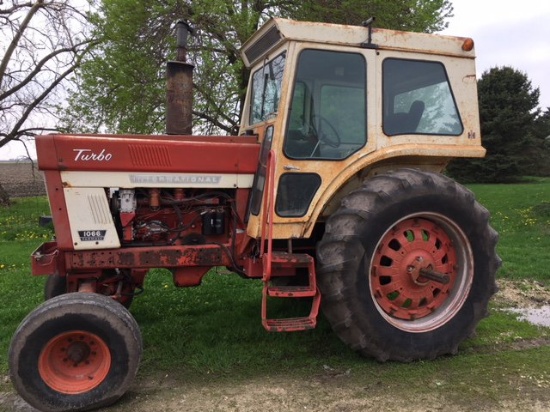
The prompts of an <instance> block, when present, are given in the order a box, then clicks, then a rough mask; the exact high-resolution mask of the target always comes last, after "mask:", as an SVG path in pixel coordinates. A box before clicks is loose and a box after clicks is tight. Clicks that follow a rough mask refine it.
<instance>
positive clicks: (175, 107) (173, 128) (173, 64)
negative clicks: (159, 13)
mask: <svg viewBox="0 0 550 412" xmlns="http://www.w3.org/2000/svg"><path fill="white" fill-rule="evenodd" d="M190 34H193V29H192V28H191V26H189V24H187V23H186V22H184V21H181V20H180V21H178V22H177V23H176V36H177V56H176V60H175V61H174V60H173V61H169V62H167V64H166V133H167V134H184V135H190V134H193V69H194V67H195V66H193V65H192V64H189V63H187V61H186V60H187V38H188V37H189V35H190Z"/></svg>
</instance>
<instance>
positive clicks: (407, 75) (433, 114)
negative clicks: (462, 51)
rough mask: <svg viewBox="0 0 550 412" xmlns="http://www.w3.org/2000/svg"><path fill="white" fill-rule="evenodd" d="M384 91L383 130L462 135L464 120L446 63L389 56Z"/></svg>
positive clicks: (392, 132) (402, 132) (399, 132)
mask: <svg viewBox="0 0 550 412" xmlns="http://www.w3.org/2000/svg"><path fill="white" fill-rule="evenodd" d="M383 93H384V100H383V105H384V109H383V110H384V115H383V119H384V120H383V129H384V133H386V134H387V135H389V136H395V135H400V134H435V135H449V136H457V135H460V134H462V131H463V126H462V121H461V119H460V115H459V113H458V109H457V106H456V103H455V100H454V97H453V93H452V90H451V86H450V84H449V80H448V78H447V73H446V71H445V67H444V66H443V64H441V63H439V62H431V61H430V62H429V61H417V60H403V59H393V58H389V59H386V60H384V63H383Z"/></svg>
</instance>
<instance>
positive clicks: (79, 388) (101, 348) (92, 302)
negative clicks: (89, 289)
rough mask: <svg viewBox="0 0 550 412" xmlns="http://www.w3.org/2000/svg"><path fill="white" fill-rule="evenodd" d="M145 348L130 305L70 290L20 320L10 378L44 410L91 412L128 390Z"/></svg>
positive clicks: (54, 411)
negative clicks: (129, 308)
mask: <svg viewBox="0 0 550 412" xmlns="http://www.w3.org/2000/svg"><path fill="white" fill-rule="evenodd" d="M141 352H142V341H141V333H140V331H139V327H138V325H137V323H136V321H135V320H134V318H133V317H132V315H131V314H130V313H129V312H128V310H127V309H126V308H124V307H123V306H122V305H120V304H119V303H117V302H115V301H114V300H112V299H111V298H109V297H106V296H101V295H97V294H93V293H92V294H91V293H68V294H64V295H60V296H57V297H54V298H52V299H50V300H48V301H46V302H44V303H43V304H42V305H40V306H39V307H38V308H36V309H35V310H34V311H33V312H31V313H30V314H29V315H28V316H27V317H26V318H25V319H24V320H23V322H21V324H20V325H19V327H18V328H17V330H16V332H15V334H14V336H13V338H12V341H11V345H10V349H9V367H10V376H11V380H12V382H13V385H14V386H15V389H16V390H17V392H18V393H19V394H20V395H21V397H22V398H23V399H24V400H26V401H27V402H28V403H29V404H30V405H32V406H34V407H35V408H37V409H39V410H41V411H46V412H61V411H82V410H88V409H92V408H97V407H100V406H104V405H108V404H110V403H112V402H114V401H116V400H117V399H118V398H119V397H120V396H122V395H123V394H124V393H125V392H126V390H127V389H128V388H129V386H130V384H131V383H132V381H133V379H134V377H135V375H136V372H137V369H138V366H139V361H140V358H141Z"/></svg>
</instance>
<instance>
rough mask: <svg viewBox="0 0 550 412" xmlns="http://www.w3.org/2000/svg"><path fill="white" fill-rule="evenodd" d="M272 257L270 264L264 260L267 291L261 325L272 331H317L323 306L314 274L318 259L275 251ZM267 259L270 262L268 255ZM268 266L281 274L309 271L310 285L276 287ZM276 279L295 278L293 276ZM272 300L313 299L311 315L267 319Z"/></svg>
mask: <svg viewBox="0 0 550 412" xmlns="http://www.w3.org/2000/svg"><path fill="white" fill-rule="evenodd" d="M270 257H271V261H270V262H266V261H264V276H263V280H264V288H263V293H262V324H263V326H264V328H265V329H266V330H268V331H270V332H297V331H303V330H308V329H313V328H315V326H316V325H317V315H318V313H319V306H320V304H321V293H320V292H319V289H318V288H317V278H316V274H315V260H314V259H313V257H312V256H310V255H307V254H304V253H283V252H273V253H272V254H271V256H270ZM264 259H266V260H267V259H268V255H267V254H266V255H264ZM267 263H270V264H267ZM269 267H270V268H271V269H272V270H275V272H276V273H278V274H281V272H284V271H285V270H286V271H288V272H295V270H296V269H297V268H307V270H308V277H307V279H308V284H307V285H301V286H274V285H272V284H271V282H270V281H271V279H272V273H271V271H270V270H268V269H267V268H269ZM276 277H286V278H287V279H291V278H292V277H291V276H290V277H289V276H276ZM270 298H294V299H298V298H311V310H310V312H309V315H308V316H300V317H290V318H284V319H268V316H267V303H268V301H269V300H270Z"/></svg>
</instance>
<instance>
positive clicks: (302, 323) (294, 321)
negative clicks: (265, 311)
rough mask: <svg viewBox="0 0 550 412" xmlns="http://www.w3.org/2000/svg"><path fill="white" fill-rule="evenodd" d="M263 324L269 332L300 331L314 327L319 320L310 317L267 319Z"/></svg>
mask: <svg viewBox="0 0 550 412" xmlns="http://www.w3.org/2000/svg"><path fill="white" fill-rule="evenodd" d="M263 325H264V328H265V329H267V330H268V331H269V332H300V331H303V330H308V329H314V328H315V326H317V320H316V319H311V318H309V317H303V318H287V319H265V320H264V322H263Z"/></svg>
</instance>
